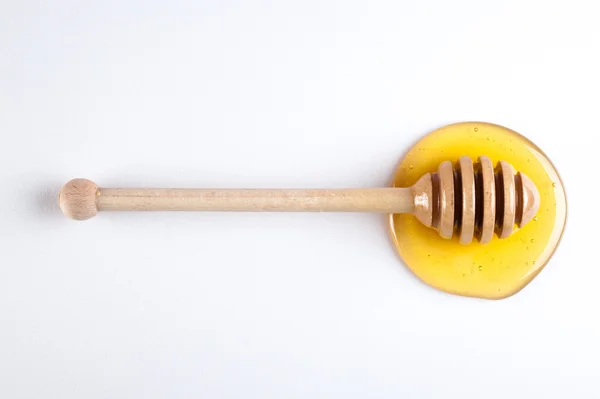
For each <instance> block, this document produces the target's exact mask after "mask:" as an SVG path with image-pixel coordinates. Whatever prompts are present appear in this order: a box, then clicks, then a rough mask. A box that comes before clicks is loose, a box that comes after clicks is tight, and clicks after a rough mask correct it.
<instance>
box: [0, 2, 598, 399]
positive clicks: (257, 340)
mask: <svg viewBox="0 0 600 399" xmlns="http://www.w3.org/2000/svg"><path fill="white" fill-rule="evenodd" d="M0 4H1V5H0V135H1V139H2V141H1V142H0V183H1V191H0V237H1V241H0V242H1V244H0V397H2V398H6V399H12V398H176V397H196V398H199V397H204V398H310V397H323V398H326V397H328V398H331V397H333V398H348V397H357V398H359V397H360V398H366V397H371V398H400V397H419V398H420V397H423V398H427V397H445V398H482V397H486V398H506V397H511V398H531V397H545V398H550V397H556V398H564V397H578V398H585V397H598V396H599V395H600V388H598V385H597V384H598V378H599V377H600V366H598V364H599V363H598V362H599V360H598V359H599V358H600V340H599V338H600V325H599V321H600V315H599V312H598V306H599V304H600V290H599V289H598V284H599V281H600V265H599V262H598V257H597V253H598V249H597V248H598V245H599V244H598V238H597V235H596V234H595V232H596V231H597V228H598V225H599V222H600V219H599V217H598V213H597V201H598V200H597V195H598V184H597V176H598V173H597V170H598V166H597V163H596V162H594V160H595V159H598V151H599V147H598V139H597V137H598V112H599V109H600V108H599V106H600V100H599V98H600V94H599V93H600V72H599V71H600V24H598V11H597V9H596V7H597V2H595V1H588V2H584V1H560V2H556V1H547V0H546V1H524V0H514V1H513V0H511V1H508V0H505V1H465V0H453V1H443V0H439V1H416V0H411V1H391V0H390V1H364V2H362V1H338V2H335V1H325V0H311V1H279V2H276V1H262V0H261V1H259V0H257V1H247V2H242V1H217V0H213V1H189V2H177V1H168V2H167V1H165V2H161V1H139V2H135V1H113V2H87V4H86V2H84V1H78V0H77V1H76V0H72V1H53V2H50V1H48V2H44V1H35V2H34V1H10V0H3V1H2V2H1V3H0ZM463 120H482V121H489V122H494V123H499V124H502V125H505V126H508V127H510V128H512V129H515V130H517V131H519V132H521V133H523V134H525V135H526V136H528V137H529V138H531V139H532V140H533V141H534V142H536V143H537V144H538V145H539V146H540V147H541V148H543V149H544V150H545V151H546V153H547V154H548V155H549V156H550V157H551V159H552V160H553V161H554V163H555V164H556V166H557V168H558V170H559V172H560V173H561V174H562V177H563V179H564V181H565V184H566V187H567V194H568V196H569V205H570V206H569V211H570V215H569V223H568V225H567V232H566V235H565V237H564V239H563V242H562V244H561V246H560V248H559V251H558V252H557V253H556V255H555V257H554V258H553V259H552V261H551V262H550V264H549V265H548V267H547V268H546V269H545V270H544V271H543V272H542V273H541V274H540V276H539V277H538V278H537V279H535V280H534V281H533V282H532V283H531V284H530V285H529V286H528V287H527V288H526V289H525V290H523V291H522V292H521V293H519V294H518V295H516V296H514V297H512V298H509V299H507V300H503V301H495V302H494V301H484V300H477V299H468V298H461V297H457V296H451V295H448V294H444V293H442V292H439V291H436V290H434V289H432V288H430V287H428V286H426V285H425V284H423V283H421V282H420V281H419V280H418V279H417V278H416V277H414V276H413V275H412V274H411V273H410V271H409V270H408V269H407V268H406V267H405V266H404V265H403V264H402V262H401V261H400V260H399V258H398V256H397V255H396V253H395V251H394V249H393V247H392V245H391V242H390V240H389V238H388V232H387V226H386V220H385V218H384V217H380V216H374V215H362V214H357V215H344V214H309V215H306V214H184V213H179V214H164V213H162V214H161V213H157V214H126V213H125V214H110V213H107V214H101V215H99V216H98V217H96V218H95V219H92V220H90V221H87V222H83V223H76V222H72V221H69V220H67V219H66V218H64V217H63V216H62V215H61V214H60V211H59V209H58V208H57V205H56V197H57V194H58V190H59V189H60V187H61V186H62V184H63V183H65V182H66V181H68V180H69V179H71V178H73V177H87V178H90V179H93V180H94V181H96V182H97V183H98V184H100V185H104V186H126V187H143V186H167V187H168V186H171V187H368V186H382V185H386V184H387V183H388V182H389V180H390V177H391V174H392V171H393V170H394V168H395V166H396V164H397V163H398V161H399V160H400V158H401V156H402V155H403V154H404V152H405V151H406V150H408V148H409V147H410V146H411V145H412V144H413V143H414V142H415V141H416V140H417V139H418V138H419V137H421V136H422V135H424V134H426V133H428V132H429V131H431V130H433V129H435V128H437V127H440V126H442V125H445V124H447V123H452V122H458V121H463ZM592 206H593V207H595V208H596V210H595V211H592V210H590V207H592Z"/></svg>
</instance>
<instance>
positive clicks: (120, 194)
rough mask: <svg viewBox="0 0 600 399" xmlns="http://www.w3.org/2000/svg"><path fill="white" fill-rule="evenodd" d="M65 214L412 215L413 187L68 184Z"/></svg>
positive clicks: (62, 200) (62, 196) (64, 195)
mask: <svg viewBox="0 0 600 399" xmlns="http://www.w3.org/2000/svg"><path fill="white" fill-rule="evenodd" d="M59 204H60V207H61V209H62V211H63V213H64V214H65V215H67V216H69V217H71V218H72V219H76V220H85V219H89V218H91V217H93V216H95V215H96V214H97V213H98V211H226V212H377V213H410V212H412V211H413V208H414V206H413V195H412V192H411V189H410V188H364V189H306V190H298V189H189V188H185V189H171V188H137V189H130V188H100V187H98V186H97V185H96V184H95V183H93V182H91V181H89V180H86V179H74V180H71V181H70V182H68V183H67V184H66V185H65V186H64V187H63V189H62V191H61V193H60V196H59Z"/></svg>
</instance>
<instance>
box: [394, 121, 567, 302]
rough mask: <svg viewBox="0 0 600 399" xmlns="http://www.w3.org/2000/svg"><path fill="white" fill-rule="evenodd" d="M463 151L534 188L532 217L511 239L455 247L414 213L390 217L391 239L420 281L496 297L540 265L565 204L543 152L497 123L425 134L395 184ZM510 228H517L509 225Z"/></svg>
mask: <svg viewBox="0 0 600 399" xmlns="http://www.w3.org/2000/svg"><path fill="white" fill-rule="evenodd" d="M463 155H467V156H469V157H471V158H472V159H473V160H475V159H477V157H478V156H481V155H485V156H488V157H490V158H491V159H492V161H493V162H494V164H496V163H497V162H498V161H501V160H502V161H507V162H509V163H510V164H512V165H513V166H514V167H515V169H516V170H517V171H521V172H523V173H525V174H526V175H527V176H529V178H530V179H531V180H532V181H533V182H534V183H535V185H536V187H537V188H538V190H539V192H540V197H541V205H540V209H539V211H538V214H537V215H536V217H535V218H534V219H533V220H532V221H531V222H529V224H527V225H526V226H524V227H523V228H522V229H520V230H518V231H515V232H514V233H513V234H512V235H511V236H510V237H508V238H505V239H502V240H501V239H498V237H497V236H494V238H493V239H492V241H491V242H490V243H488V244H479V243H478V242H477V241H476V240H474V242H473V243H471V244H469V245H461V244H460V243H459V242H458V238H457V237H456V235H455V237H453V238H452V239H450V240H446V239H443V238H441V237H440V236H439V235H438V233H437V232H436V231H435V230H433V229H431V228H428V227H425V226H424V225H422V224H421V223H420V222H419V221H418V220H417V219H416V218H415V217H414V216H413V215H410V214H401V215H400V214H398V215H396V214H395V215H390V226H391V233H392V239H393V241H394V243H395V245H396V248H397V250H398V252H399V254H400V256H401V257H402V259H403V260H404V262H405V263H406V265H407V266H408V267H409V268H410V269H411V270H412V271H413V272H414V273H415V274H416V275H417V276H418V277H419V278H420V279H421V280H423V281H424V282H425V283H427V284H429V285H431V286H433V287H435V288H437V289H440V290H442V291H445V292H449V293H451V294H456V295H463V296H470V297H478V298H486V299H502V298H506V297H509V296H511V295H514V294H516V293H517V292H519V291H520V290H521V289H523V288H524V287H525V286H526V285H527V284H528V283H529V282H531V280H532V279H533V278H534V277H535V276H536V275H537V274H538V273H539V272H540V271H541V270H542V269H543V268H544V266H545V265H546V264H547V263H548V261H549V259H550V258H551V256H552V254H553V253H554V250H555V249H556V246H557V245H558V242H559V241H560V238H561V236H562V233H563V230H564V226H565V222H566V216H567V206H566V197H565V192H564V188H563V184H562V182H561V180H560V177H559V175H558V173H557V172H556V170H555V168H554V166H553V165H552V163H551V162H550V160H549V159H548V158H547V157H546V155H545V154H544V153H543V152H542V151H541V150H540V149H539V148H538V147H537V146H536V145H535V144H533V143H532V142H531V141H529V140H528V139H526V138H525V137H523V136H521V135H520V134H518V133H516V132H514V131H512V130H510V129H507V128H504V127H502V126H499V125H494V124H489V123H481V122H465V123H457V124H453V125H448V126H445V127H442V128H440V129H438V130H435V131H434V132H432V133H430V134H428V135H427V136H425V137H423V138H422V139H421V140H420V141H419V142H418V143H417V144H415V145H414V146H413V148H411V149H410V151H409V152H408V153H407V154H406V156H405V157H404V159H403V160H402V162H401V164H400V166H399V168H398V170H397V172H396V175H395V177H394V182H393V185H394V186H397V187H409V186H412V185H413V184H414V183H415V182H416V181H417V180H418V179H419V178H420V177H421V176H423V175H424V174H425V173H428V172H434V171H436V169H437V168H438V166H439V164H440V163H441V162H443V161H446V160H449V161H452V162H456V161H457V160H458V159H459V158H460V157H461V156H463ZM515 229H516V226H515Z"/></svg>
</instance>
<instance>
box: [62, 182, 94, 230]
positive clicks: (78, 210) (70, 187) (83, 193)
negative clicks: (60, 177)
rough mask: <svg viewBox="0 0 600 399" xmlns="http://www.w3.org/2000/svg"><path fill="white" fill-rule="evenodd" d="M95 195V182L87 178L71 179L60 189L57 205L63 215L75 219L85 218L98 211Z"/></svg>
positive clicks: (92, 215)
mask: <svg viewBox="0 0 600 399" xmlns="http://www.w3.org/2000/svg"><path fill="white" fill-rule="evenodd" d="M97 196H98V186H97V185H96V183H94V182H93V181H90V180H87V179H73V180H71V181H69V182H68V183H67V184H65V185H64V186H63V188H62V190H60V194H59V195H58V205H59V206H60V209H61V210H62V212H63V213H64V214H65V216H68V217H69V218H71V219H75V220H86V219H90V218H92V217H94V216H96V214H97V213H98V207H97V206H96V198H97Z"/></svg>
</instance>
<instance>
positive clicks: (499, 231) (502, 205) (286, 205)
mask: <svg viewBox="0 0 600 399" xmlns="http://www.w3.org/2000/svg"><path fill="white" fill-rule="evenodd" d="M59 205H60V208H61V210H62V212H63V213H64V214H65V215H66V216H68V217H70V218H72V219H76V220H85V219H89V218H91V217H93V216H95V215H96V214H97V213H98V211H236V212H237V211H239V212H244V211H245V212H255V211H262V212H376V213H412V214H414V215H415V217H416V218H417V219H418V220H419V221H420V222H421V223H423V224H424V225H425V226H427V227H431V228H434V229H435V230H436V231H437V232H438V233H439V235H440V236H441V237H443V238H451V237H452V235H453V234H457V235H458V236H459V239H460V242H461V243H462V244H468V243H470V242H471V241H472V240H473V238H476V239H477V240H478V241H479V242H480V243H487V242H489V241H490V240H491V239H492V237H493V234H494V232H495V233H496V235H497V236H498V237H499V238H506V237H508V236H509V235H511V234H512V233H513V230H514V227H515V224H516V225H517V226H518V227H522V226H523V225H525V224H526V223H527V222H529V221H530V220H531V219H533V217H534V216H535V214H536V213H537V211H538V208H539V205H540V195H539V192H538V190H537V188H536V187H535V184H533V182H532V181H531V180H530V179H529V178H528V177H527V176H525V175H524V174H523V173H520V172H518V173H515V170H514V168H513V167H512V166H511V165H510V164H509V163H507V162H504V161H499V162H498V163H497V165H496V167H495V168H494V166H493V163H492V161H491V160H490V158H488V157H485V156H481V157H479V158H478V159H477V162H475V163H473V160H472V159H471V158H469V157H466V156H463V157H461V158H460V159H459V160H458V162H457V163H456V165H454V167H453V165H452V163H451V162H450V161H445V162H442V163H441V164H440V166H439V168H438V170H437V172H434V173H427V174H425V175H424V176H423V177H421V178H420V179H419V181H417V183H416V184H415V185H413V186H412V187H407V188H364V189H306V190H298V189H275V190H270V189H265V190H263V189H172V188H132V189H130V188H100V187H98V186H97V185H96V184H95V183H94V182H92V181H90V180H87V179H74V180H71V181H69V182H68V183H67V184H65V185H64V186H63V188H62V190H61V192H60V195H59Z"/></svg>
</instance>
